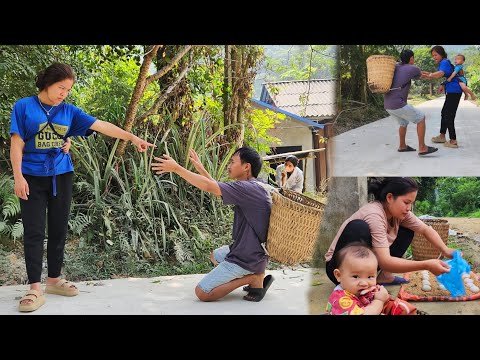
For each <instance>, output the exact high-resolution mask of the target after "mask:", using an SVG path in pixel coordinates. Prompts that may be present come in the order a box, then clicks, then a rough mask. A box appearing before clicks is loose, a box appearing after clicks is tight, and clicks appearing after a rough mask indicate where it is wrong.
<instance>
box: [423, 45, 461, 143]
mask: <svg viewBox="0 0 480 360" xmlns="http://www.w3.org/2000/svg"><path fill="white" fill-rule="evenodd" d="M430 53H431V54H432V58H433V60H434V61H435V62H436V63H437V64H438V68H437V71H436V72H434V73H430V74H429V75H428V77H429V78H430V79H439V78H441V77H445V78H446V79H448V78H449V77H450V75H451V74H452V73H453V70H454V67H453V65H452V63H451V62H450V60H448V58H447V53H446V52H445V49H444V48H443V46H439V45H437V46H434V47H433V48H432V49H431V50H430ZM443 91H445V94H446V97H445V103H444V104H443V108H442V120H441V123H440V134H439V135H437V136H434V137H433V138H432V141H433V142H435V143H444V146H446V147H449V148H458V143H457V134H456V133H455V116H456V114H457V109H458V104H459V103H460V98H461V97H462V88H461V87H460V84H459V83H458V78H453V79H452V81H450V82H448V81H445V82H443V83H442V85H441V86H440V88H439V92H443ZM447 130H448V135H449V137H450V141H446V139H445V135H446V133H447Z"/></svg>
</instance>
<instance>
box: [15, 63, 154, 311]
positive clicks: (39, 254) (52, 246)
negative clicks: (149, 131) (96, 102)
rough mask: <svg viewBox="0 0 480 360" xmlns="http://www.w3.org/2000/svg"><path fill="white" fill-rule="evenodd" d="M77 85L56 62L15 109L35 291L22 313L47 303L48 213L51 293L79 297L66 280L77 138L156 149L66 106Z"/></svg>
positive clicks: (18, 187) (18, 178)
mask: <svg viewBox="0 0 480 360" xmlns="http://www.w3.org/2000/svg"><path fill="white" fill-rule="evenodd" d="M74 82H75V73H74V71H73V69H72V68H71V67H70V66H69V65H67V64H61V63H53V64H52V65H50V66H49V67H47V68H46V69H45V70H44V71H41V72H39V73H38V75H37V79H36V86H37V88H38V89H39V90H40V92H39V93H38V95H34V96H30V97H25V98H22V99H20V100H18V101H17V102H16V103H15V105H14V107H13V110H12V117H11V124H10V135H11V147H10V159H11V161H12V167H13V175H14V180H15V195H16V196H18V197H19V198H20V207H21V212H22V222H23V227H24V237H23V241H24V251H25V264H26V268H27V275H28V281H29V283H30V290H29V291H27V294H26V295H25V296H24V297H22V298H21V299H20V303H19V311H22V312H29V311H34V310H37V309H38V308H39V307H40V306H42V305H43V304H44V303H45V297H44V295H43V291H42V289H41V286H40V285H41V284H40V280H41V273H42V259H43V241H44V238H45V221H46V214H45V213H46V210H47V209H48V220H47V221H48V247H47V263H48V277H47V280H46V288H45V292H47V293H51V294H57V295H63V296H75V295H78V288H77V287H76V286H75V285H74V284H73V283H71V282H69V281H66V280H65V279H61V278H60V273H61V268H62V264H63V256H64V247H65V240H66V235H67V229H68V218H69V215H70V203H71V200H72V185H73V184H72V182H73V164H72V160H71V158H70V154H69V153H68V149H67V151H65V149H66V148H67V147H69V144H68V145H65V143H66V142H68V141H69V140H68V138H69V137H71V136H87V135H89V134H91V133H93V132H94V131H97V132H99V133H102V134H105V135H108V136H111V137H114V138H119V139H124V140H130V141H132V143H133V144H134V145H135V146H136V147H137V150H138V151H140V152H144V151H146V150H147V149H148V147H150V146H152V147H153V146H155V145H153V144H150V143H148V142H146V141H145V140H142V139H140V138H139V137H137V136H135V135H133V134H131V133H129V132H127V131H124V130H122V129H120V128H119V127H117V126H115V125H113V124H111V123H108V122H105V121H101V120H97V119H96V118H95V117H93V116H90V115H88V114H86V113H84V112H83V111H82V110H81V109H79V108H78V107H76V106H74V105H71V104H65V103H64V102H63V100H65V98H66V97H67V96H68V94H69V93H70V91H71V89H72V87H73V84H74Z"/></svg>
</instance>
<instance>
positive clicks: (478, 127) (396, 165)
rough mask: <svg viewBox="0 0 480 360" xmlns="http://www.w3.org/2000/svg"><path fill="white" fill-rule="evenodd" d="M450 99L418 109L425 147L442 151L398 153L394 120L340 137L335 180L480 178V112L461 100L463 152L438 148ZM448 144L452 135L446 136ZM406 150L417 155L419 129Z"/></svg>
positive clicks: (409, 135)
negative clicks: (423, 124) (423, 119)
mask: <svg viewBox="0 0 480 360" xmlns="http://www.w3.org/2000/svg"><path fill="white" fill-rule="evenodd" d="M444 101H445V97H442V98H439V99H435V100H430V101H427V102H424V103H422V104H420V105H418V108H419V109H420V110H421V111H423V112H424V113H425V114H426V122H427V131H426V135H425V143H426V144H427V145H430V146H435V147H438V148H439V149H438V151H437V152H436V153H434V154H430V155H427V156H424V157H421V156H419V155H418V151H417V152H413V151H412V152H405V153H399V152H397V149H398V123H397V122H396V121H395V120H394V119H393V118H391V117H388V118H385V119H381V120H378V121H375V122H373V123H370V124H367V125H364V126H361V127H359V128H357V129H353V130H350V131H347V132H345V133H343V134H340V135H338V136H335V137H334V138H333V139H332V142H333V155H332V162H333V176H480V151H479V150H480V108H479V107H477V106H475V105H474V104H472V103H471V102H470V101H464V100H463V97H462V100H460V106H459V107H458V111H457V116H456V118H455V129H456V132H457V140H458V144H459V148H458V149H451V148H446V147H444V146H443V144H433V143H432V142H431V140H430V139H431V138H432V137H433V136H436V135H438V134H439V131H440V118H441V109H442V106H443V103H444ZM447 138H448V135H447ZM407 144H408V145H410V146H412V147H413V148H415V149H417V150H418V138H417V130H416V125H414V124H410V125H409V126H408V130H407Z"/></svg>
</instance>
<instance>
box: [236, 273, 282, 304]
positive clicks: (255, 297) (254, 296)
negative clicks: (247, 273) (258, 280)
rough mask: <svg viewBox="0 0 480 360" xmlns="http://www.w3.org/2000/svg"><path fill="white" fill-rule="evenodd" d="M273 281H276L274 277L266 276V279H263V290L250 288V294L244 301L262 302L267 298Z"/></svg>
mask: <svg viewBox="0 0 480 360" xmlns="http://www.w3.org/2000/svg"><path fill="white" fill-rule="evenodd" d="M267 278H268V279H267ZM273 280H275V279H274V278H273V276H272V275H267V276H265V278H264V279H263V284H264V287H263V288H249V290H248V294H247V295H245V296H244V297H243V299H244V300H247V301H255V302H259V301H261V300H262V299H263V298H264V297H265V294H266V293H267V290H268V288H269V287H270V285H272V283H273ZM265 281H266V282H265Z"/></svg>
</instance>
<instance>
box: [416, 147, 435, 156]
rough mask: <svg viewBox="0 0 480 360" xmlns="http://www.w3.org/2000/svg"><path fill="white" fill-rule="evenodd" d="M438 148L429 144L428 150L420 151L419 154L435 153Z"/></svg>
mask: <svg viewBox="0 0 480 360" xmlns="http://www.w3.org/2000/svg"><path fill="white" fill-rule="evenodd" d="M437 150H438V148H436V147H433V146H427V151H423V152H419V153H418V155H420V156H422V155H428V154H431V153H434V152H435V151H437Z"/></svg>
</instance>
